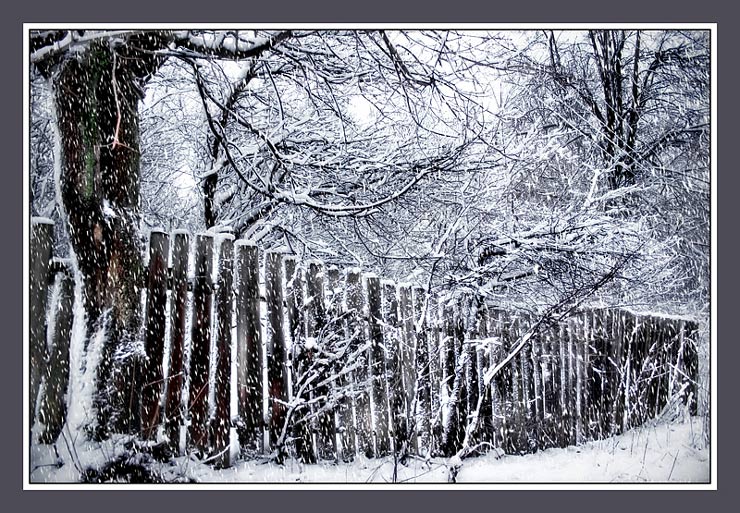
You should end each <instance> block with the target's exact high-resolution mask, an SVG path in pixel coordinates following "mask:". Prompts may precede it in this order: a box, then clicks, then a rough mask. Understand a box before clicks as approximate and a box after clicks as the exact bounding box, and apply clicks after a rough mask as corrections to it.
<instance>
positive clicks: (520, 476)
mask: <svg viewBox="0 0 740 513" xmlns="http://www.w3.org/2000/svg"><path fill="white" fill-rule="evenodd" d="M700 440H701V419H699V418H692V419H691V422H683V423H673V424H661V425H657V426H643V427H642V428H639V429H634V430H631V431H629V432H627V433H625V434H623V435H620V436H617V437H613V438H609V439H606V440H601V441H597V442H590V443H587V444H585V445H584V446H582V447H568V448H565V449H548V450H546V451H541V452H539V453H536V454H529V455H525V456H503V457H502V458H499V459H497V458H496V456H495V455H494V454H493V453H490V454H487V455H485V456H482V457H478V458H470V459H467V460H465V461H464V462H463V465H462V467H461V468H460V470H459V473H458V475H457V482H458V483H511V482H530V483H551V482H570V483H580V482H606V483H644V482H667V481H672V482H693V483H701V482H708V481H709V468H710V464H709V453H710V451H709V449H708V448H706V447H703V446H702V444H701V442H700ZM111 449H112V448H110V447H108V448H105V447H100V446H93V445H87V446H83V445H82V444H80V446H78V447H77V458H79V460H80V461H82V462H83V463H85V464H93V463H95V462H98V463H99V462H102V459H103V456H104V454H108V455H110V451H111ZM32 452H33V454H32V458H31V468H34V467H37V466H38V468H36V470H34V471H33V481H34V482H70V481H74V480H76V477H75V476H76V471H75V468H74V466H73V465H71V464H66V465H64V466H63V467H62V468H59V469H57V468H54V467H53V466H40V465H44V464H45V463H51V462H53V461H54V455H53V450H51V448H50V447H48V446H38V447H35V448H34V450H33V451H32ZM60 452H61V454H62V457H64V458H65V459H66V460H67V461H68V460H69V458H68V457H65V452H66V450H64V449H63V448H62V447H60ZM447 463H448V462H447V461H446V460H445V459H443V458H434V459H433V460H432V461H430V462H424V461H421V460H420V459H412V460H410V461H409V462H408V464H407V465H406V466H404V465H399V466H398V475H397V479H398V481H401V482H407V483H435V482H436V483H446V482H447V479H448V477H447V476H448V464H447ZM161 471H162V473H163V475H164V476H165V477H166V478H168V480H176V479H177V478H178V477H179V478H182V477H183V476H185V477H187V478H192V479H195V480H196V481H198V482H208V483H225V482H231V483H233V482H238V483H296V482H312V483H348V482H349V483H390V482H392V476H393V462H392V459H391V458H384V459H375V460H368V459H364V458H361V459H359V460H357V461H355V462H353V463H349V464H344V463H343V464H339V465H330V464H318V465H301V464H299V463H297V462H295V461H292V460H291V461H288V462H286V464H285V465H282V466H280V465H274V464H264V463H260V462H258V461H248V462H239V463H238V464H237V465H235V466H234V467H233V468H230V469H226V470H214V469H212V468H211V467H209V466H207V465H203V464H200V463H197V462H194V461H188V460H187V459H186V458H184V457H183V458H179V459H178V460H177V464H176V465H170V464H163V465H162V467H161Z"/></svg>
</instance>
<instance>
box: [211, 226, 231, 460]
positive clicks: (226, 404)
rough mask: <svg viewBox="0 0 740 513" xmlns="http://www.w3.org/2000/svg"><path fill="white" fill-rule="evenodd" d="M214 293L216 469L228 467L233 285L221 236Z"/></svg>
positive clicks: (226, 242) (228, 245)
mask: <svg viewBox="0 0 740 513" xmlns="http://www.w3.org/2000/svg"><path fill="white" fill-rule="evenodd" d="M221 237H223V238H222V240H221V244H220V247H219V258H218V289H217V292H216V312H217V314H216V316H217V319H218V323H217V326H218V328H217V332H216V376H215V380H214V386H215V392H216V394H215V396H216V416H215V419H214V424H213V445H214V448H213V451H214V454H215V455H216V459H215V464H216V466H217V467H221V468H225V467H230V466H231V449H230V445H231V443H230V442H231V317H232V298H233V292H232V290H233V284H234V278H233V277H234V271H233V269H234V236H233V235H230V234H226V235H221Z"/></svg>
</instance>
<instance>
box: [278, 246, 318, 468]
mask: <svg viewBox="0 0 740 513" xmlns="http://www.w3.org/2000/svg"><path fill="white" fill-rule="evenodd" d="M283 263H284V265H285V294H286V297H285V304H286V309H285V314H286V316H287V323H288V333H289V334H290V343H291V352H292V358H291V360H292V364H291V370H292V372H293V379H292V380H291V381H292V387H293V390H292V396H293V398H294V399H295V400H302V401H303V403H302V404H299V405H298V406H296V408H295V410H294V411H293V419H294V422H293V439H294V440H295V449H296V455H297V456H298V459H300V460H301V461H302V462H303V463H316V452H315V448H314V443H313V433H312V431H311V423H310V421H307V422H300V421H299V422H296V421H295V419H297V418H300V417H301V416H307V414H308V413H309V406H308V400H309V399H310V394H309V392H308V391H307V390H303V391H302V390H301V388H304V387H303V380H302V379H301V377H304V378H305V374H306V371H307V368H306V367H307V365H308V363H309V360H308V355H307V353H306V349H305V343H306V322H305V315H304V310H305V308H304V307H305V301H304V298H303V292H304V290H303V289H304V286H303V271H302V269H301V268H300V267H298V264H297V262H296V259H295V257H294V256H290V255H289V256H286V257H285V258H284V259H283Z"/></svg>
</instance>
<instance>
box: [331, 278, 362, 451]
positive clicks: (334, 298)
mask: <svg viewBox="0 0 740 513" xmlns="http://www.w3.org/2000/svg"><path fill="white" fill-rule="evenodd" d="M328 277H329V288H328V291H329V292H330V301H329V312H330V315H333V316H334V318H335V319H339V318H342V317H344V315H345V313H346V310H347V309H346V305H343V292H344V286H343V284H342V281H341V276H340V272H339V269H337V268H331V269H329V272H328ZM346 327H347V322H346V319H344V320H343V321H342V323H341V328H340V327H339V326H337V328H338V329H340V332H341V330H342V329H345V330H346ZM344 334H345V337H344V339H345V341H346V343H345V345H344V346H342V349H341V350H342V357H341V358H340V360H339V365H340V366H341V367H343V368H342V369H341V370H345V369H344V367H349V366H351V365H352V364H353V363H354V360H352V359H351V358H350V357H349V355H350V346H351V344H350V343H349V338H350V337H349V336H347V333H346V331H345V333H344ZM351 378H352V373H351V372H341V373H340V374H339V377H338V380H337V383H338V386H339V388H340V390H341V391H342V393H341V394H340V397H339V405H338V411H337V414H336V417H335V422H336V426H337V431H338V437H337V438H338V440H337V442H338V445H337V458H339V457H341V458H342V460H343V461H351V460H352V459H353V458H354V456H355V453H356V451H357V449H356V444H355V424H354V418H353V411H352V393H351V390H350V389H351V387H352V386H353V383H352V379H351ZM340 453H341V454H340Z"/></svg>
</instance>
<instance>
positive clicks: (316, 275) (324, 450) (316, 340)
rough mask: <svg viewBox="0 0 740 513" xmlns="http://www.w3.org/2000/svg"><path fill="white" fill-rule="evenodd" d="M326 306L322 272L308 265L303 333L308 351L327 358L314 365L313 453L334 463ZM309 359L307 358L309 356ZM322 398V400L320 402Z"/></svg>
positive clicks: (334, 431)
mask: <svg viewBox="0 0 740 513" xmlns="http://www.w3.org/2000/svg"><path fill="white" fill-rule="evenodd" d="M326 312H327V310H326V303H325V297H324V269H323V265H322V264H321V263H320V262H316V261H313V262H309V264H308V270H307V272H306V333H307V336H308V337H309V340H310V341H311V342H312V345H313V346H315V349H313V350H312V351H317V350H323V351H326V353H327V356H322V358H321V360H320V361H319V362H316V367H315V372H316V382H315V383H316V384H315V386H314V387H313V388H314V393H313V395H314V398H319V399H320V400H319V401H318V402H316V403H315V407H314V411H315V412H316V414H317V416H316V422H315V426H316V427H315V429H316V452H317V456H318V457H319V458H321V459H323V460H335V459H336V457H337V451H336V448H335V447H334V445H335V444H336V427H335V425H334V408H333V406H332V404H331V403H330V401H329V391H330V387H329V383H328V381H327V380H328V379H329V374H330V372H331V370H332V369H331V362H330V361H329V360H328V353H330V351H329V347H328V344H329V337H328V334H327V333H325V332H324V329H325V327H326V321H327V318H326ZM309 358H311V357H309ZM321 398H323V399H321Z"/></svg>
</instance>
